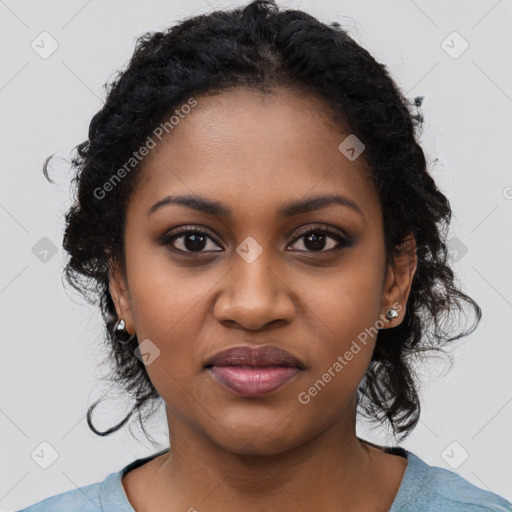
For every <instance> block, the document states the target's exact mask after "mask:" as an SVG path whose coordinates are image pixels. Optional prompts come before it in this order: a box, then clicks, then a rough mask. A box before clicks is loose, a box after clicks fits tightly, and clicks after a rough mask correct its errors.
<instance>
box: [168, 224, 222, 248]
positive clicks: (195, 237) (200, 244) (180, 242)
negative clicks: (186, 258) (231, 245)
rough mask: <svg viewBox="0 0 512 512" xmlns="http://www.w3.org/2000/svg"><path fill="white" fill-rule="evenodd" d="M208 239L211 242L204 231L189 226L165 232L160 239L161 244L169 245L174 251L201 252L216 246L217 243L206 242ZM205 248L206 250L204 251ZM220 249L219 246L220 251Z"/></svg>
mask: <svg viewBox="0 0 512 512" xmlns="http://www.w3.org/2000/svg"><path fill="white" fill-rule="evenodd" d="M208 240H210V241H212V242H213V240H212V238H211V237H210V236H208V235H207V234H206V233H205V232H204V231H199V230H197V229H190V228H189V229H185V230H181V231H180V232H178V233H176V232H174V233H169V234H167V235H166V236H165V237H164V238H163V240H162V241H161V244H162V245H170V246H171V250H172V251H176V252H185V253H187V252H191V253H201V252H210V251H212V250H214V251H216V250H215V248H214V246H217V244H213V245H212V244H208ZM208 246H209V247H208ZM217 247H218V246H217ZM205 249H207V250H206V251H205ZM222 250H223V249H222V248H221V249H220V251H222ZM216 252H218V251H216Z"/></svg>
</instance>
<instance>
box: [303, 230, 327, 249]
mask: <svg viewBox="0 0 512 512" xmlns="http://www.w3.org/2000/svg"><path fill="white" fill-rule="evenodd" d="M308 242H313V245H312V246H308ZM304 245H305V246H306V248H308V249H313V250H320V249H323V248H324V246H325V235H323V234H320V235H315V234H314V233H312V234H310V235H308V236H307V237H306V240H305V242H304Z"/></svg>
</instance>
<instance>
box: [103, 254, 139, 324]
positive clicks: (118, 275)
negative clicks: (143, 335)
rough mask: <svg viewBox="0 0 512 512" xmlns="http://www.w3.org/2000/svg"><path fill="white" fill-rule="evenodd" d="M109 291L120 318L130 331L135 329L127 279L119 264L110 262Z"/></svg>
mask: <svg viewBox="0 0 512 512" xmlns="http://www.w3.org/2000/svg"><path fill="white" fill-rule="evenodd" d="M109 291H110V295H111V297H112V300H113V302H114V305H115V307H116V313H117V317H118V320H121V319H123V320H124V322H125V325H126V330H127V331H128V332H130V333H131V332H133V331H134V325H133V318H132V313H131V305H130V297H129V292H128V287H127V284H126V279H125V276H124V274H123V272H122V271H121V270H120V267H119V265H118V264H115V263H112V261H110V262H109Z"/></svg>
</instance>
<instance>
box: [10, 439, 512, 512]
mask: <svg viewBox="0 0 512 512" xmlns="http://www.w3.org/2000/svg"><path fill="white" fill-rule="evenodd" d="M166 451H168V448H167V449H165V450H163V451H161V452H158V453H156V454H154V455H150V456H149V457H144V458H142V459H137V460H135V461H133V462H132V463H130V464H128V465H127V466H125V467H124V468H123V469H121V470H120V471H118V472H115V473H110V474H109V475H108V476H107V477H106V478H105V480H103V481H102V482H98V483H95V484H90V485H86V486H84V487H80V488H78V489H72V490H70V491H67V492H63V493H61V494H57V495H56V496H52V497H49V498H46V499H44V500H42V501H39V502H38V503H35V504H34V505H31V506H30V507H28V508H24V509H23V510H19V511H17V512H135V509H134V508H133V507H132V506H131V504H130V502H129V501H128V498H127V497H126V493H125V492H124V488H123V486H122V484H121V478H122V477H123V475H124V474H125V473H127V472H128V471H130V470H131V469H135V468H136V467H138V466H140V465H142V464H144V463H145V462H148V461H149V460H151V459H153V458H155V457H157V456H158V455H160V454H162V453H165V452H166ZM388 451H390V452H392V453H396V454H399V455H400V454H401V455H402V456H405V457H407V468H406V470H405V473H404V476H403V478H402V482H401V484H400V488H399V489H398V493H397V495H396V497H395V500H394V501H393V505H392V507H391V508H390V509H389V511H388V512H512V503H510V502H508V501H507V500H505V499H504V498H501V497H500V496H498V495H497V494H494V493H492V492H489V491H485V490H483V489H480V488H478V487H476V486H475V485H473V484H471V483H470V482H468V481H467V480H465V479H464V478H462V477H461V476H459V475H457V474H456V473H454V472H453V471H449V470H447V469H442V468H439V467H435V466H430V465H428V464H427V463H425V462H424V461H423V460H422V459H420V458H419V457H417V456H416V455H414V454H413V453H411V452H409V451H408V450H405V449H403V448H399V447H397V448H390V449H388ZM192 505H193V504H192Z"/></svg>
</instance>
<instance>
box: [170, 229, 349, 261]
mask: <svg viewBox="0 0 512 512" xmlns="http://www.w3.org/2000/svg"><path fill="white" fill-rule="evenodd" d="M313 233H315V234H322V235H328V237H329V238H333V239H335V240H336V241H337V242H338V244H337V246H336V247H333V248H331V249H327V250H323V249H322V250H319V251H309V250H299V252H303V253H309V254H325V253H332V252H338V251H340V250H342V249H344V248H345V247H350V246H351V245H353V242H352V240H351V239H350V238H348V237H345V236H343V235H341V234H340V233H338V232H337V231H333V230H332V229H329V228H328V227H313V228H310V229H308V230H307V231H304V232H303V233H301V234H299V235H298V236H297V237H296V238H294V240H293V241H292V243H291V245H293V244H295V243H296V242H297V241H299V240H300V239H302V238H305V237H307V236H308V235H311V234H313ZM187 235H200V236H205V237H206V238H209V239H210V240H213V238H212V237H210V236H209V235H208V234H207V233H205V232H204V231H200V230H198V229H195V228H187V227H185V228H182V229H180V230H179V231H178V232H176V231H174V232H171V233H167V234H166V235H164V237H163V238H162V240H161V241H160V245H168V246H171V247H170V250H171V251H173V252H176V253H181V254H188V255H193V256H199V255H201V254H206V253H208V251H204V250H201V251H197V252H196V251H188V250H183V249H177V248H176V247H174V246H173V242H174V241H175V240H178V239H179V238H182V237H184V236H187ZM213 241H214V240H213ZM214 242H215V241H214ZM215 243H216V242H215ZM217 245H218V244H217ZM211 252H222V251H220V250H215V251H211Z"/></svg>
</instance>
